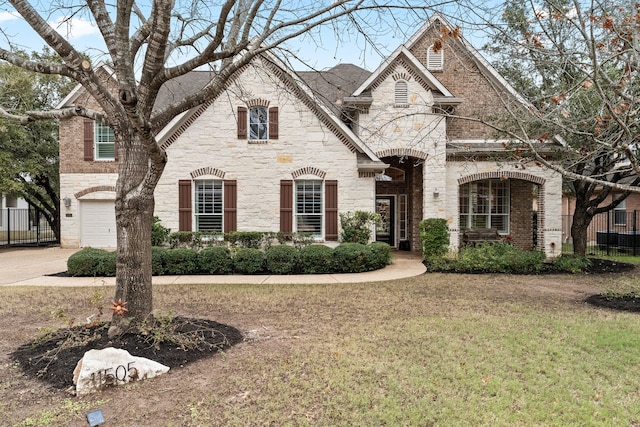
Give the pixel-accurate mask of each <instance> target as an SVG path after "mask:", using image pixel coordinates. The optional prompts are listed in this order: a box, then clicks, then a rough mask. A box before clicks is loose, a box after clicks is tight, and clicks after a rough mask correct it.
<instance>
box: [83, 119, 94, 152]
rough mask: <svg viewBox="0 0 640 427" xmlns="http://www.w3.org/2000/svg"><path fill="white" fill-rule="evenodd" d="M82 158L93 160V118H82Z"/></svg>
mask: <svg viewBox="0 0 640 427" xmlns="http://www.w3.org/2000/svg"><path fill="white" fill-rule="evenodd" d="M83 125H84V128H83V129H84V136H83V141H84V160H85V161H92V160H93V120H91V119H84V123H83Z"/></svg>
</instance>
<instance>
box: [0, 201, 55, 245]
mask: <svg viewBox="0 0 640 427" xmlns="http://www.w3.org/2000/svg"><path fill="white" fill-rule="evenodd" d="M54 243H57V239H56V235H55V233H54V232H53V229H52V228H51V226H50V225H49V223H48V222H47V220H46V219H45V218H44V215H42V214H41V213H40V211H39V210H38V209H36V208H27V209H18V208H7V209H0V246H26V245H49V244H54Z"/></svg>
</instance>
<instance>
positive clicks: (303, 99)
mask: <svg viewBox="0 0 640 427" xmlns="http://www.w3.org/2000/svg"><path fill="white" fill-rule="evenodd" d="M252 68H255V69H256V70H258V69H259V70H267V71H268V72H267V74H268V76H267V77H264V76H263V77H261V79H262V80H260V82H258V84H255V87H256V88H258V90H253V89H250V88H249V89H247V88H246V87H243V82H244V81H245V80H247V78H249V79H251V77H248V76H250V74H251V69H252ZM284 93H286V94H289V95H291V96H293V97H294V98H295V99H296V101H297V102H299V103H300V104H301V105H303V106H304V108H306V109H307V110H308V111H309V112H311V113H312V114H313V115H314V116H315V118H316V119H317V120H319V121H320V122H321V123H322V125H323V126H325V127H326V128H327V129H328V130H329V131H330V132H331V133H332V134H333V135H334V136H335V137H337V138H338V139H339V140H340V141H341V142H342V144H344V145H345V146H346V147H347V148H348V149H349V150H350V151H351V152H352V153H361V154H363V155H364V156H365V157H366V159H367V164H368V166H367V167H370V164H372V163H374V164H378V167H377V169H379V170H382V169H384V165H383V164H382V162H380V160H379V159H378V158H377V157H376V156H375V154H374V153H373V152H372V151H371V150H370V149H369V148H368V147H367V146H366V145H365V144H364V143H363V142H362V141H361V140H360V139H359V138H358V137H357V136H356V135H355V134H354V133H353V132H352V131H351V129H349V128H348V127H347V126H346V125H345V124H344V123H343V122H342V121H341V120H340V118H339V117H338V116H337V115H336V113H335V112H334V111H332V109H331V108H330V107H329V105H327V103H325V102H324V100H322V99H321V98H320V97H318V96H316V95H315V94H314V93H313V91H312V90H311V89H310V88H309V87H308V86H307V85H306V84H305V83H304V81H303V80H302V79H301V78H299V77H298V76H297V75H296V74H295V73H294V72H293V71H291V70H289V69H287V68H285V67H284V66H282V64H280V63H279V61H277V59H275V58H273V57H272V56H267V55H264V56H262V57H259V58H257V59H256V60H255V61H253V62H252V63H251V64H249V65H247V66H245V67H244V68H242V69H241V70H239V72H238V73H236V75H234V77H233V78H232V79H230V81H229V83H228V85H227V88H226V91H225V92H222V93H221V95H220V96H219V97H218V99H214V100H212V101H210V102H209V103H207V104H205V105H201V106H199V107H197V108H194V109H192V110H191V111H188V112H186V113H184V114H183V115H181V116H179V117H177V118H175V119H174V120H173V121H172V122H171V123H169V125H168V126H167V127H166V128H165V129H163V130H162V131H161V132H160V133H159V134H158V142H159V143H160V144H161V146H162V147H163V148H164V149H167V148H168V147H169V146H170V145H171V144H173V142H175V141H176V140H177V139H178V138H179V136H180V135H182V134H183V133H184V132H186V131H187V129H188V128H189V127H190V126H192V125H193V123H194V122H195V121H196V120H197V119H198V118H199V117H200V116H201V115H202V114H204V112H205V111H206V110H207V108H209V106H210V105H211V104H213V103H216V102H219V101H220V102H226V100H225V99H224V98H225V97H228V96H229V95H230V94H231V95H234V96H237V97H238V98H239V100H240V101H241V102H243V103H245V104H246V106H249V104H250V103H251V102H253V101H254V100H255V99H257V98H259V97H263V98H264V97H267V98H269V97H271V99H277V98H279V97H281V96H282V94H284ZM237 114H238V113H237ZM234 120H235V121H236V123H237V120H238V117H237V115H236V117H235V118H234Z"/></svg>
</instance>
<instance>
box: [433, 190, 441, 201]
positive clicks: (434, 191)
mask: <svg viewBox="0 0 640 427" xmlns="http://www.w3.org/2000/svg"><path fill="white" fill-rule="evenodd" d="M439 195H440V193H438V189H437V188H436V189H435V190H433V198H434V199H437V198H438V196H439Z"/></svg>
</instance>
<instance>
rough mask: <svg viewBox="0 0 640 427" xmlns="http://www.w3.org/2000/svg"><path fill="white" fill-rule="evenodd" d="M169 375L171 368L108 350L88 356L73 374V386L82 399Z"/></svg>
mask: <svg viewBox="0 0 640 427" xmlns="http://www.w3.org/2000/svg"><path fill="white" fill-rule="evenodd" d="M168 371H169V367H168V366H165V365H163V364H161V363H158V362H156V361H153V360H150V359H147V358H144V357H137V356H132V355H131V354H130V353H129V352H128V351H126V350H122V349H117V348H113V347H108V348H105V349H102V350H89V351H87V352H86V353H85V354H84V357H83V358H82V359H80V360H79V361H78V364H77V365H76V368H75V369H74V371H73V383H74V384H75V386H76V395H78V396H82V395H86V394H89V393H93V392H95V391H98V390H101V389H103V388H105V387H108V386H117V385H124V384H127V383H129V382H132V381H140V380H144V379H148V378H153V377H157V376H158V375H162V374H164V373H166V372H168Z"/></svg>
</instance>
